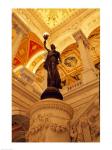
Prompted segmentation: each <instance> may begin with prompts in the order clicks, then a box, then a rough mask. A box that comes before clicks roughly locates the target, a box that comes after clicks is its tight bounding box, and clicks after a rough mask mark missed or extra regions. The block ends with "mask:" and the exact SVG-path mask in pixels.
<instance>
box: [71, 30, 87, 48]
mask: <svg viewBox="0 0 112 150" xmlns="http://www.w3.org/2000/svg"><path fill="white" fill-rule="evenodd" d="M73 37H74V39H75V40H76V42H77V43H78V42H79V41H80V40H82V41H83V44H84V46H85V47H87V48H88V47H89V44H88V40H87V38H86V36H85V35H84V33H83V32H82V31H81V30H78V31H77V32H75V33H74V34H73Z"/></svg>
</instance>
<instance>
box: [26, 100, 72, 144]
mask: <svg viewBox="0 0 112 150" xmlns="http://www.w3.org/2000/svg"><path fill="white" fill-rule="evenodd" d="M72 116H73V110H72V108H71V107H70V106H69V105H68V104H66V103H64V102H63V101H59V100H57V99H46V100H43V101H39V102H37V103H36V104H35V105H34V106H33V107H32V108H31V113H30V128H29V131H28V133H27V135H26V137H27V140H28V141H29V142H69V141H71V140H70V120H71V119H72Z"/></svg>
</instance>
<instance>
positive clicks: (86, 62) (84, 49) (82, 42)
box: [73, 30, 97, 84]
mask: <svg viewBox="0 0 112 150" xmlns="http://www.w3.org/2000/svg"><path fill="white" fill-rule="evenodd" d="M73 37H74V38H75V40H76V42H77V44H78V49H79V51H80V56H81V61H82V65H83V71H82V78H83V79H82V82H83V83H85V84H86V83H88V82H91V81H92V80H95V79H97V76H96V71H95V67H94V64H93V62H92V61H91V58H90V54H89V45H88V41H87V39H86V37H85V35H84V34H83V32H82V31H81V30H79V31H78V32H76V33H75V34H73Z"/></svg>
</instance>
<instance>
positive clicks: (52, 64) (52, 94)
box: [41, 34, 63, 100]
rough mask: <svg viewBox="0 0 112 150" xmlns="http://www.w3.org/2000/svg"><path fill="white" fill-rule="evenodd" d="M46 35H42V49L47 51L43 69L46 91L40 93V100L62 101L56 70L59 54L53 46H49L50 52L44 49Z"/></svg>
mask: <svg viewBox="0 0 112 150" xmlns="http://www.w3.org/2000/svg"><path fill="white" fill-rule="evenodd" d="M48 36H49V35H48V34H44V36H43V37H44V47H45V49H46V50H47V51H48V54H47V58H46V60H45V63H44V68H45V69H46V70H47V89H46V90H45V91H44V92H43V93H42V95H41V99H42V100H43V99H46V98H56V99H59V100H62V99H63V96H62V94H61V93H60V91H59V89H62V86H61V79H60V75H59V72H58V69H57V65H58V64H59V62H61V58H60V53H59V52H58V51H56V47H55V45H54V44H51V50H50V49H48V48H47V47H46V41H47V39H48Z"/></svg>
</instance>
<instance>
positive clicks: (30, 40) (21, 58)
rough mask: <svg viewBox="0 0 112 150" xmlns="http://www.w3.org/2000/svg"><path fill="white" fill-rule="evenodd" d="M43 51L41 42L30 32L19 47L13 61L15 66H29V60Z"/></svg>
mask: <svg viewBox="0 0 112 150" xmlns="http://www.w3.org/2000/svg"><path fill="white" fill-rule="evenodd" d="M41 50H43V45H42V43H41V41H40V40H39V39H38V37H37V36H35V34H33V33H31V32H29V33H28V34H27V36H25V37H24V38H23V39H22V41H21V43H20V45H19V48H18V50H17V53H16V55H15V57H14V60H13V65H14V66H16V67H17V66H18V65H25V64H27V63H28V61H29V59H30V58H31V57H32V56H34V55H35V54H36V53H38V52H40V51H41Z"/></svg>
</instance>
